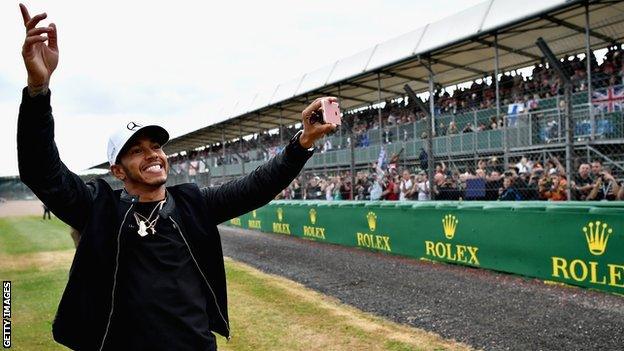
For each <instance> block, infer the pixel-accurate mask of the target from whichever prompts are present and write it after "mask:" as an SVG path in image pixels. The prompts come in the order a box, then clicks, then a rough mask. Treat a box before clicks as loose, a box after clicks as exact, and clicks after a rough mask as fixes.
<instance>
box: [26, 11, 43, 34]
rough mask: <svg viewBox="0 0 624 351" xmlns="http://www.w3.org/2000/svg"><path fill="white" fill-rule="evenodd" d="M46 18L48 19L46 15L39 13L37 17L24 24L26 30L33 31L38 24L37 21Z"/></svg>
mask: <svg viewBox="0 0 624 351" xmlns="http://www.w3.org/2000/svg"><path fill="white" fill-rule="evenodd" d="M46 17H48V14H47V13H45V12H44V13H40V14H38V15H37V16H35V17H33V18H31V19H30V21H28V23H26V30H30V29H33V28H35V27H36V26H37V24H39V21H41V20H43V19H45V18H46Z"/></svg>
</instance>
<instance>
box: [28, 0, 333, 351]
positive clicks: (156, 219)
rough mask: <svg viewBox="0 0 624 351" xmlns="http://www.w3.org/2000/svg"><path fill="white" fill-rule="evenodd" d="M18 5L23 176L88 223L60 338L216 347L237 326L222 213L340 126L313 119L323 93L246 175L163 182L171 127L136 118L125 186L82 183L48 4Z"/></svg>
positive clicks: (256, 202) (120, 158)
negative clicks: (205, 183)
mask: <svg viewBox="0 0 624 351" xmlns="http://www.w3.org/2000/svg"><path fill="white" fill-rule="evenodd" d="M20 8H21V11H22V16H23V19H24V25H25V27H26V33H27V34H26V39H25V41H24V45H23V48H22V56H23V59H24V63H25V66H26V70H27V72H28V87H27V88H24V90H23V92H22V104H21V106H20V112H19V119H18V127H17V149H18V164H19V171H20V176H21V179H22V181H23V182H24V183H25V184H26V185H28V186H29V187H30V188H31V189H32V190H33V192H34V193H35V194H36V195H37V196H38V197H39V198H40V199H41V200H42V201H43V203H45V204H46V206H48V207H50V209H51V211H52V212H53V213H54V214H55V215H56V216H58V217H59V218H60V219H61V220H63V221H64V222H65V223H67V224H69V225H70V226H71V227H72V228H75V229H76V230H78V231H79V232H80V241H79V242H78V247H77V249H76V253H75V256H74V260H73V262H72V266H71V269H70V273H69V281H68V283H67V286H66V288H65V290H64V292H63V296H62V298H61V301H60V304H59V307H58V310H57V313H56V317H55V319H54V322H53V324H52V333H53V336H54V339H55V340H56V341H57V342H59V343H61V344H63V345H65V346H67V347H69V348H71V349H75V350H215V349H216V342H215V338H214V335H213V334H212V331H214V332H217V333H219V334H221V335H223V336H225V337H228V338H229V336H230V326H229V322H228V312H227V296H226V285H225V271H224V265H223V255H222V251H221V242H220V239H219V232H218V230H217V224H219V223H222V222H224V221H226V220H228V219H231V218H234V217H237V216H239V215H242V214H244V213H246V212H249V211H251V210H253V209H255V208H258V207H260V206H262V205H264V204H266V203H268V202H269V201H270V200H271V199H272V198H273V197H274V196H275V195H277V194H278V193H279V192H280V191H281V190H282V189H284V188H286V187H287V186H288V184H289V183H290V182H291V181H292V180H293V179H294V178H295V177H296V176H297V174H298V173H299V172H300V170H301V169H302V167H303V166H304V164H305V162H306V161H307V160H308V159H309V158H310V157H311V156H312V154H313V152H314V149H313V146H314V142H315V141H316V140H318V139H319V138H320V137H322V136H323V135H325V134H326V133H328V132H330V131H332V130H334V129H335V128H336V126H335V125H333V124H327V125H313V124H311V123H310V117H311V115H312V114H313V112H315V111H317V110H318V109H319V108H320V104H321V103H320V100H319V99H317V100H316V101H314V102H313V103H312V104H311V105H310V106H308V107H307V108H306V109H305V110H304V111H303V113H302V122H303V126H304V129H303V131H300V132H299V133H297V134H296V135H295V136H294V137H293V138H292V139H291V140H290V143H289V144H288V145H287V146H286V147H285V148H284V151H283V152H282V153H280V154H278V155H276V156H275V157H274V158H273V159H271V160H270V161H269V162H267V163H266V164H264V165H262V166H260V167H258V168H257V169H256V170H255V171H253V172H251V173H250V174H249V175H247V176H246V177H244V178H241V179H238V180H235V181H232V182H229V183H226V184H224V185H222V186H220V187H215V188H202V189H200V188H198V187H197V185H195V184H182V185H178V186H172V187H166V186H165V184H166V181H167V173H168V170H169V164H168V161H167V157H166V155H165V154H164V152H163V150H162V145H164V144H165V143H166V142H167V141H168V139H169V134H168V133H167V131H166V130H165V129H163V128H162V127H159V126H146V127H143V126H139V125H136V124H134V123H128V125H127V126H124V128H122V129H121V130H120V131H119V132H118V133H116V134H115V135H113V136H112V137H111V139H110V140H109V148H108V154H107V155H108V159H109V162H110V164H111V167H110V169H111V172H112V173H113V175H114V176H115V177H116V178H118V179H119V180H121V181H122V182H123V185H124V189H123V190H118V191H113V190H112V189H111V187H110V186H109V185H108V183H106V182H105V181H104V180H102V179H97V180H94V181H90V182H89V183H86V184H85V183H84V182H83V181H82V180H81V179H80V178H79V177H78V176H77V175H76V174H74V173H72V172H71V171H69V170H68V169H67V167H66V166H65V165H64V164H63V163H62V162H61V160H60V158H59V154H58V151H57V148H56V144H55V142H54V121H53V118H52V110H51V107H50V91H49V89H48V86H49V82H50V76H51V75H52V73H53V72H54V70H55V68H56V66H57V64H58V46H57V32H56V26H55V25H54V24H50V25H49V26H48V27H37V24H38V23H39V22H40V21H41V20H43V19H45V18H46V14H45V13H44V14H39V15H37V16H34V17H32V18H31V17H30V15H29V14H28V10H27V9H26V7H25V6H24V5H21V4H20ZM46 41H47V45H46V43H45V42H46ZM330 100H332V101H336V99H335V98H330Z"/></svg>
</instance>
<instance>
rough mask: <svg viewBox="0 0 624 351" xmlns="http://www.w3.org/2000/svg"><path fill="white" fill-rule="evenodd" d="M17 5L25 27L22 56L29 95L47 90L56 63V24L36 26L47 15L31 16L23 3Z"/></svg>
mask: <svg viewBox="0 0 624 351" xmlns="http://www.w3.org/2000/svg"><path fill="white" fill-rule="evenodd" d="M19 6H20V10H21V12H22V18H23V19H24V27H25V28H26V39H25V40H24V45H23V46H22V57H23V58H24V64H25V66H26V71H27V72H28V91H29V93H30V94H31V95H35V94H38V93H45V92H47V90H48V84H49V83H50V76H52V72H54V70H55V69H56V66H57V65H58V57H59V52H58V45H57V35H56V25H55V24H54V23H50V24H49V25H48V26H47V27H37V24H39V22H40V21H41V20H43V19H45V18H46V17H48V15H47V14H46V13H40V14H38V15H36V16H34V17H32V18H31V17H30V15H29V14H28V9H26V6H24V5H23V4H20V5H19ZM46 41H47V42H48V43H47V45H46V43H45V42H46Z"/></svg>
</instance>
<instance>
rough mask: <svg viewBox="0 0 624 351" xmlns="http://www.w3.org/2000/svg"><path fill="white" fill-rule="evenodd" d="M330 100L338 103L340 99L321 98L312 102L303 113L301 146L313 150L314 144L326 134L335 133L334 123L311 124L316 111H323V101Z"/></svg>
mask: <svg viewBox="0 0 624 351" xmlns="http://www.w3.org/2000/svg"><path fill="white" fill-rule="evenodd" d="M322 99H329V101H331V102H338V99H337V98H335V97H333V96H329V97H320V98H318V99H316V100H314V102H312V103H311V104H310V105H308V107H306V109H305V110H303V112H302V113H301V117H302V120H303V133H302V134H301V136H300V137H299V143H300V144H301V146H303V147H305V148H306V149H307V148H311V147H312V146H314V142H315V141H317V140H318V139H320V138H322V137H323V136H324V135H325V134H327V133H330V132H333V131H334V130H336V125H335V124H333V123H328V124H321V123H314V124H313V123H310V117H312V114H313V113H314V112H315V111H318V110H320V109H321V100H322Z"/></svg>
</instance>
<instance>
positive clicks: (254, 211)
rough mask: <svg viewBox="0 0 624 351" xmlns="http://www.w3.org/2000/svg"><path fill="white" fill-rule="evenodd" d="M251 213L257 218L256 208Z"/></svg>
mask: <svg viewBox="0 0 624 351" xmlns="http://www.w3.org/2000/svg"><path fill="white" fill-rule="evenodd" d="M251 215H252V216H253V218H256V210H253V211H251Z"/></svg>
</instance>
